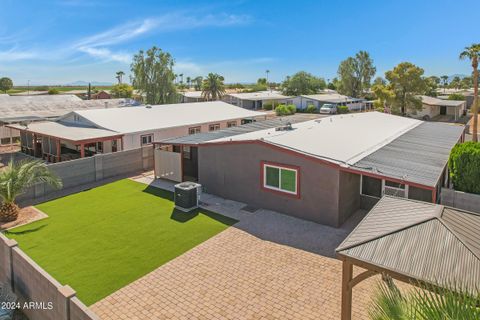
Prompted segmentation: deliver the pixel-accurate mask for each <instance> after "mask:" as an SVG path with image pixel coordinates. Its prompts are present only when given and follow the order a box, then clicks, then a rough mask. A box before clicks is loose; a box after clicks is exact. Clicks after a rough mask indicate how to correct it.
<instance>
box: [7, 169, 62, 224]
mask: <svg viewBox="0 0 480 320" xmlns="http://www.w3.org/2000/svg"><path fill="white" fill-rule="evenodd" d="M40 182H44V183H47V184H49V185H51V186H53V187H54V188H61V187H62V181H61V180H60V179H59V178H58V177H57V176H56V175H55V174H53V173H52V172H51V171H50V170H49V169H48V167H47V165H46V164H44V163H43V162H41V161H38V160H34V161H30V160H29V161H20V162H14V161H10V163H9V164H8V166H7V167H6V168H4V169H3V170H2V171H0V199H2V203H1V204H0V220H1V221H4V222H8V221H14V220H16V219H17V217H18V212H19V210H20V209H19V207H18V206H17V205H16V203H15V199H16V198H17V197H18V196H19V195H21V194H22V193H24V192H25V191H26V190H27V189H28V188H29V187H31V186H33V185H35V184H36V183H40Z"/></svg>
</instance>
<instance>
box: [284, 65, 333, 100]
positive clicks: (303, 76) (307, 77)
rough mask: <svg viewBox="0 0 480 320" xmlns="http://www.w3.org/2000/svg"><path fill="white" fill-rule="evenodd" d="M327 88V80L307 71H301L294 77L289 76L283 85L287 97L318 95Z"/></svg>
mask: <svg viewBox="0 0 480 320" xmlns="http://www.w3.org/2000/svg"><path fill="white" fill-rule="evenodd" d="M326 86H327V84H326V83H325V80H323V79H322V78H317V77H315V76H313V75H312V74H310V73H308V72H305V71H299V72H297V73H295V74H294V75H293V76H288V77H287V78H286V79H285V81H283V83H282V88H283V93H284V94H286V95H287V96H299V95H302V94H316V93H318V92H320V90H323V89H325V87H326Z"/></svg>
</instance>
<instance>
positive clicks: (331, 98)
mask: <svg viewBox="0 0 480 320" xmlns="http://www.w3.org/2000/svg"><path fill="white" fill-rule="evenodd" d="M302 97H304V98H306V99H310V100H316V101H322V102H332V103H341V102H351V101H361V100H362V99H357V98H352V97H348V96H344V95H342V94H338V93H321V94H308V95H302Z"/></svg>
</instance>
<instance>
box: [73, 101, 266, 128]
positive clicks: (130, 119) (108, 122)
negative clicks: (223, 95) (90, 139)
mask: <svg viewBox="0 0 480 320" xmlns="http://www.w3.org/2000/svg"><path fill="white" fill-rule="evenodd" d="M74 113H76V114H78V115H80V116H81V117H83V118H85V119H86V120H88V121H89V122H91V123H92V124H94V125H96V126H98V127H99V128H104V129H108V130H112V131H116V132H119V133H134V132H142V131H150V130H159V129H164V128H172V127H182V126H188V125H197V124H202V123H211V122H216V121H226V120H234V119H243V118H253V117H258V116H265V115H266V113H264V112H257V111H250V110H246V109H244V108H240V107H236V106H234V105H231V104H228V103H225V102H222V101H210V102H193V103H176V104H164V105H155V106H151V107H150V108H148V107H146V106H141V107H135V108H119V109H98V110H82V111H74Z"/></svg>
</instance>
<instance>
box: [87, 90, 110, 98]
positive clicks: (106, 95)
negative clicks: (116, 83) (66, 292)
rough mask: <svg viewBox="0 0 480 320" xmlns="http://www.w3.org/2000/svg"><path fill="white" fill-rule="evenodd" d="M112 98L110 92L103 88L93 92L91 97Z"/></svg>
mask: <svg viewBox="0 0 480 320" xmlns="http://www.w3.org/2000/svg"><path fill="white" fill-rule="evenodd" d="M111 98H112V95H111V94H110V93H108V92H107V91H105V90H101V91H99V92H97V93H92V94H91V99H93V100H98V99H111Z"/></svg>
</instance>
